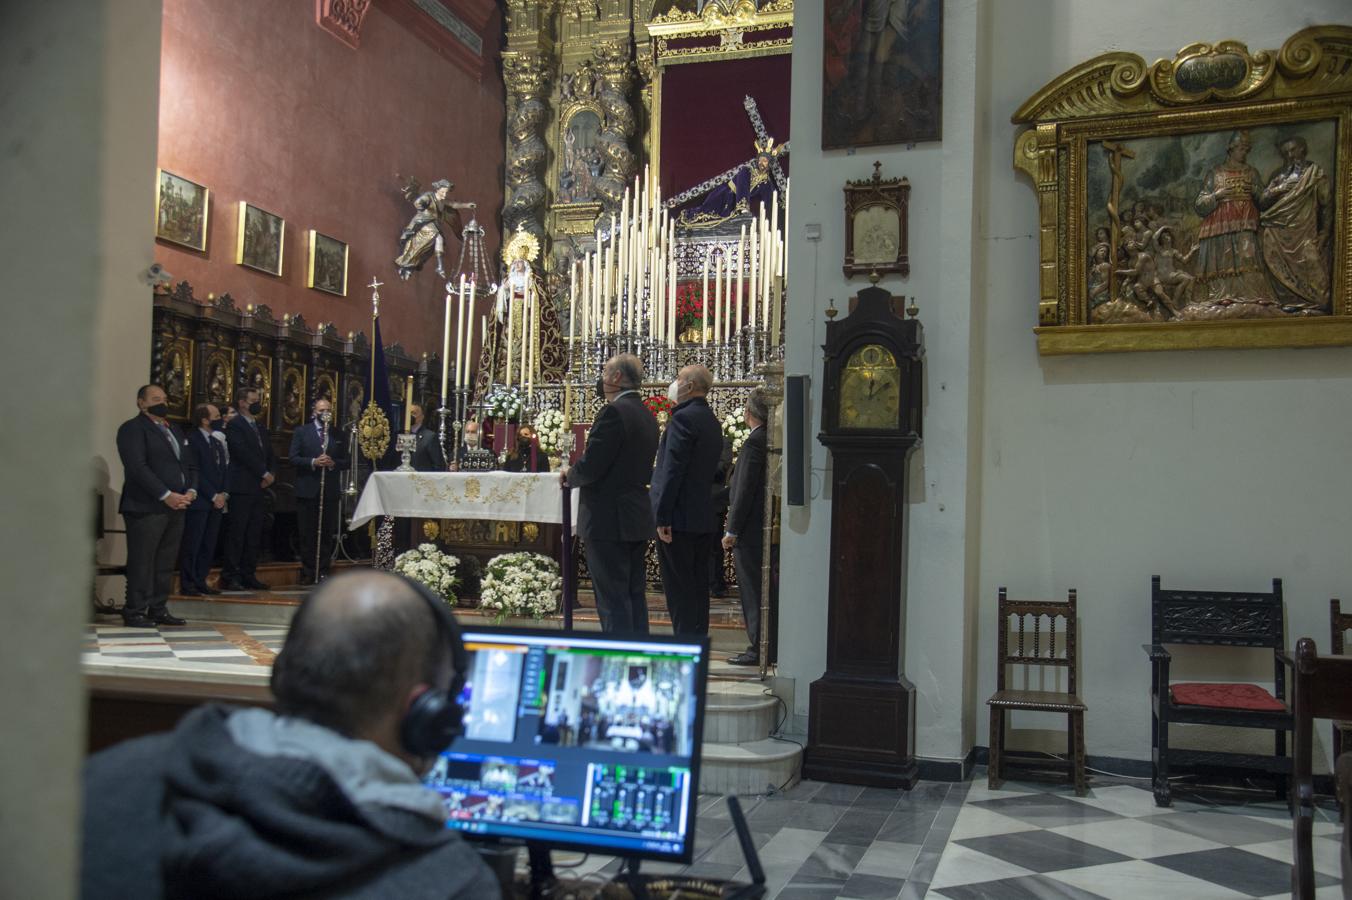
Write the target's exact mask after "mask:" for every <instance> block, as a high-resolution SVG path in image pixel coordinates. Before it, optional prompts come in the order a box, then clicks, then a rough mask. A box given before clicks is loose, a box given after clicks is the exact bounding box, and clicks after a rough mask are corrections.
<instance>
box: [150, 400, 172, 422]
mask: <svg viewBox="0 0 1352 900" xmlns="http://www.w3.org/2000/svg"><path fill="white" fill-rule="evenodd" d="M146 412H148V413H150V414H151V415H152V416H158V417H159V418H161V419H163V418H165V417H166V416H168V415H169V404H167V403H156V404H155V405H154V406H147V407H146Z"/></svg>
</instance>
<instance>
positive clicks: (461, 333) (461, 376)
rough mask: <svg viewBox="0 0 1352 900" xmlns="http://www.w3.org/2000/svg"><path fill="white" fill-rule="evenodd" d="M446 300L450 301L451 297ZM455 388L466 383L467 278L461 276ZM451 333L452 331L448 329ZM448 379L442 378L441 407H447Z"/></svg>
mask: <svg viewBox="0 0 1352 900" xmlns="http://www.w3.org/2000/svg"><path fill="white" fill-rule="evenodd" d="M446 299H447V300H448V301H449V300H450V295H447V297H446ZM455 329H456V330H455V386H456V388H457V389H458V388H459V387H460V385H462V384H464V382H465V276H463V275H461V276H460V304H459V307H458V308H457V310H456V318H455ZM446 330H447V331H450V329H449V328H448V329H446ZM445 382H446V379H445V378H442V385H441V405H442V406H445V405H446V384H445Z"/></svg>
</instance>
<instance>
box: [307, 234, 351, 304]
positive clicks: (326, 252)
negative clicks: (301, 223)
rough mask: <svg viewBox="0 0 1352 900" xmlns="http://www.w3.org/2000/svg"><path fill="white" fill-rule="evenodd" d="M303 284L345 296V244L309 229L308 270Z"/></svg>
mask: <svg viewBox="0 0 1352 900" xmlns="http://www.w3.org/2000/svg"><path fill="white" fill-rule="evenodd" d="M305 286H306V287H312V288H315V289H317V290H321V291H327V292H328V293H330V294H337V295H338V296H340V297H346V296H347V244H345V243H343V242H342V241H340V240H338V239H337V238H331V237H329V236H328V235H327V234H320V233H319V232H318V231H315V230H313V229H311V230H310V270H309V272H307V273H306V275H305Z"/></svg>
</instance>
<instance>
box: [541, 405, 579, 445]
mask: <svg viewBox="0 0 1352 900" xmlns="http://www.w3.org/2000/svg"><path fill="white" fill-rule="evenodd" d="M535 436H536V438H538V439H539V441H540V449H541V450H543V451H544V452H545V453H547V454H549V455H551V456H553V455H555V454H560V453H564V452H565V451H566V450H570V449H572V447H571V439H572V436H573V426H572V423H571V422H569V421H568V417H567V416H565V415H564V414H563V413H561V412H559V411H558V410H557V409H546V410H545V411H544V412H542V413H540V414H539V415H538V416H536V417H535Z"/></svg>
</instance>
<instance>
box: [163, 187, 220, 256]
mask: <svg viewBox="0 0 1352 900" xmlns="http://www.w3.org/2000/svg"><path fill="white" fill-rule="evenodd" d="M156 172H157V176H158V177H157V180H156V183H155V237H157V238H159V239H161V240H165V241H169V242H170V243H174V244H180V245H182V246H184V247H188V248H191V249H193V250H197V251H199V252H206V249H207V216H208V214H209V213H210V209H211V191H210V190H208V189H207V188H206V187H204V186H203V185H200V184H198V183H197V182H195V181H189V180H188V179H186V178H184V177H182V176H180V175H175V174H174V173H173V172H166V171H165V170H164V169H157V170H156Z"/></svg>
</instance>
